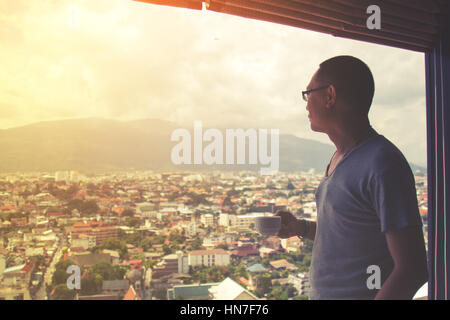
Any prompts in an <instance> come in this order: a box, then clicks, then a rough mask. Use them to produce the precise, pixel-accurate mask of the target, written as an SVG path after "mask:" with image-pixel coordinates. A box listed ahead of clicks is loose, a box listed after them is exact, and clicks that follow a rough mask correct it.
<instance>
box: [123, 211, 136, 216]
mask: <svg viewBox="0 0 450 320" xmlns="http://www.w3.org/2000/svg"><path fill="white" fill-rule="evenodd" d="M122 217H134V211H133V210H131V209H125V210H123V212H122Z"/></svg>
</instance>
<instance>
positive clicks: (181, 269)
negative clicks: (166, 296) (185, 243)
mask: <svg viewBox="0 0 450 320" xmlns="http://www.w3.org/2000/svg"><path fill="white" fill-rule="evenodd" d="M174 273H184V274H187V273H189V264H188V257H187V255H185V254H183V252H181V251H177V252H176V253H175V254H169V255H167V256H165V257H163V258H162V260H161V261H160V262H159V263H158V264H157V265H155V266H154V267H153V271H152V278H153V279H159V278H162V277H165V276H168V275H171V274H174Z"/></svg>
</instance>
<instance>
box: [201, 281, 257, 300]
mask: <svg viewBox="0 0 450 320" xmlns="http://www.w3.org/2000/svg"><path fill="white" fill-rule="evenodd" d="M209 293H210V295H211V299H212V300H258V298H257V297H256V296H255V295H253V294H252V293H251V292H250V291H248V290H246V289H244V288H243V287H241V286H240V285H239V284H238V283H236V282H235V281H234V280H232V279H230V278H226V279H225V280H223V281H222V282H221V283H220V284H219V285H217V286H214V287H212V288H210V289H209Z"/></svg>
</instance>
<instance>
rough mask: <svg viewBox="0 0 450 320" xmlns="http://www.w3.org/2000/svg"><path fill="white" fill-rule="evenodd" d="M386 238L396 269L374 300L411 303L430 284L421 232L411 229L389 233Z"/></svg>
mask: <svg viewBox="0 0 450 320" xmlns="http://www.w3.org/2000/svg"><path fill="white" fill-rule="evenodd" d="M385 235H386V241H387V244H388V248H389V252H390V254H391V256H392V259H393V260H394V269H393V271H392V273H391V274H390V275H389V277H388V278H387V279H386V281H385V282H384V284H383V286H382V287H381V289H380V291H379V292H378V294H377V296H376V297H375V299H376V300H410V299H412V298H413V297H414V294H415V293H416V292H417V290H418V289H419V288H420V287H421V286H422V285H423V284H424V283H425V282H427V280H428V268H427V257H426V251H425V242H424V239H423V233H422V228H421V227H420V226H411V227H405V228H401V229H395V230H389V231H387V232H386V233H385ZM381 272H383V270H381Z"/></svg>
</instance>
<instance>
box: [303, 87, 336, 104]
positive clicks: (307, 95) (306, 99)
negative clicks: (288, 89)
mask: <svg viewBox="0 0 450 320" xmlns="http://www.w3.org/2000/svg"><path fill="white" fill-rule="evenodd" d="M329 86H330V85H329V84H328V85H326V86H323V87H319V88H315V89H311V90H306V91H302V97H303V100H305V101H306V102H308V99H309V94H310V93H311V92H314V91H318V90H322V89H326V88H328V87H329Z"/></svg>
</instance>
